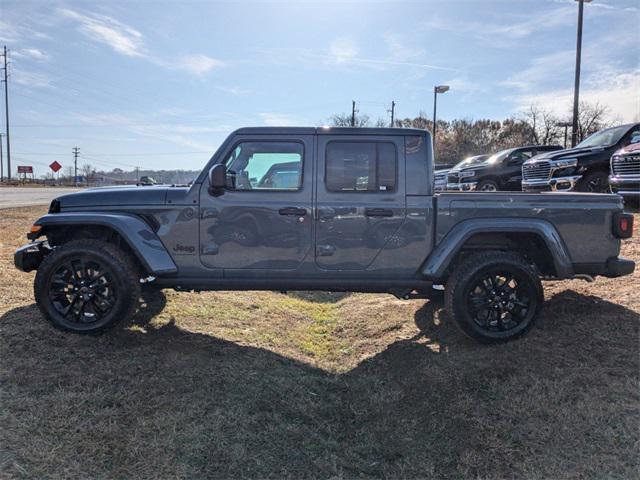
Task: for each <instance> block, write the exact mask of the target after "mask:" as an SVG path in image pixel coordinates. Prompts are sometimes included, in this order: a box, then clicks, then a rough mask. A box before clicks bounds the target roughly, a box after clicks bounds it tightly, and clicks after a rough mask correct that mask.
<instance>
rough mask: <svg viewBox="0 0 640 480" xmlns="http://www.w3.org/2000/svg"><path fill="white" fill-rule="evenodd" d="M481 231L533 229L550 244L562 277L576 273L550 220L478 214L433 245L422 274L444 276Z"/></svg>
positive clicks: (517, 231)
mask: <svg viewBox="0 0 640 480" xmlns="http://www.w3.org/2000/svg"><path fill="white" fill-rule="evenodd" d="M479 233H533V234H536V235H538V236H539V237H540V238H542V240H543V241H544V242H545V244H546V245H547V248H548V249H549V251H550V252H551V255H552V256H553V264H554V266H555V269H556V274H557V276H558V278H570V277H572V276H573V264H572V262H571V256H570V255H569V252H568V250H567V247H566V245H565V244H564V241H563V240H562V237H561V236H560V234H559V233H558V230H556V228H555V227H554V226H553V225H552V224H551V223H550V222H548V221H546V220H541V219H535V218H532V219H530V218H476V219H469V220H463V221H462V222H460V223H458V224H456V225H455V226H454V227H453V228H452V229H451V230H450V231H449V233H447V235H445V237H444V238H443V239H442V241H440V243H439V244H438V245H437V246H436V248H434V249H433V251H432V252H431V254H430V255H429V256H428V257H427V260H426V261H425V263H424V264H423V266H422V269H421V272H422V275H424V276H425V277H427V278H429V279H434V280H441V279H442V278H443V277H444V274H445V271H446V270H447V268H448V267H449V266H450V265H451V262H453V261H454V260H455V257H456V255H457V254H458V252H460V250H461V249H462V246H463V245H464V244H465V242H466V241H467V240H469V238H471V237H472V236H474V235H476V234H479Z"/></svg>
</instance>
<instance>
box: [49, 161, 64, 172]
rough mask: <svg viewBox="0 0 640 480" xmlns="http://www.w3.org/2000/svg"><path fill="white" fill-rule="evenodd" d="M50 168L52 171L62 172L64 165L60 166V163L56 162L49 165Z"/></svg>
mask: <svg viewBox="0 0 640 480" xmlns="http://www.w3.org/2000/svg"><path fill="white" fill-rule="evenodd" d="M49 168H50V169H51V170H53V171H54V173H55V172H57V171H58V170H60V169H61V168H62V165H60V164H59V163H58V162H56V161H54V162H53V163H52V164H51V165H49Z"/></svg>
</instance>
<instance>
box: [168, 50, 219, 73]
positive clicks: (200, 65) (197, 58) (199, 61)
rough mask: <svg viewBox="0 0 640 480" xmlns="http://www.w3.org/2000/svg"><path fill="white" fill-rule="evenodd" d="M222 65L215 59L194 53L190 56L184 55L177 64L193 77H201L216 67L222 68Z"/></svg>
mask: <svg viewBox="0 0 640 480" xmlns="http://www.w3.org/2000/svg"><path fill="white" fill-rule="evenodd" d="M222 65H223V63H222V62H221V61H220V60H216V59H215V58H211V57H208V56H207V55H202V54H200V53H195V54H191V55H185V56H184V57H182V59H181V60H180V63H179V65H178V66H179V67H180V68H182V69H184V70H186V71H187V72H189V73H193V74H194V75H202V74H204V73H206V72H208V71H210V70H213V69H214V68H216V67H220V66H222Z"/></svg>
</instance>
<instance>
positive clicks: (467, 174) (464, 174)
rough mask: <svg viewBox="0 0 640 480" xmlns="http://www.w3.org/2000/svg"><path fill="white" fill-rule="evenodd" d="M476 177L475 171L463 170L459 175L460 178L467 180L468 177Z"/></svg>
mask: <svg viewBox="0 0 640 480" xmlns="http://www.w3.org/2000/svg"><path fill="white" fill-rule="evenodd" d="M475 175H476V171H475V170H466V171H465V170H463V171H461V172H460V173H458V177H460V178H467V177H475Z"/></svg>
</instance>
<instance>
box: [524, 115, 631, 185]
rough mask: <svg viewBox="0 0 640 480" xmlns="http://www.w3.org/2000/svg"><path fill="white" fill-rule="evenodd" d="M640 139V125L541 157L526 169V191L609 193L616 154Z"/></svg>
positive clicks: (605, 132) (615, 129) (600, 134)
mask: <svg viewBox="0 0 640 480" xmlns="http://www.w3.org/2000/svg"><path fill="white" fill-rule="evenodd" d="M639 138H640V123H628V124H626V125H620V126H617V127H612V128H606V129H604V130H600V131H599V132H596V133H594V134H593V135H591V136H589V137H587V138H586V139H584V140H583V141H582V142H580V143H579V144H578V145H576V146H575V147H574V148H571V149H569V150H563V151H561V152H553V153H549V154H547V155H541V156H539V157H537V158H534V159H533V160H530V161H527V162H525V163H524V165H522V190H523V191H525V192H541V191H570V190H574V191H578V192H594V193H605V192H609V160H610V158H611V156H612V155H613V153H614V152H615V151H616V150H618V149H620V148H623V147H626V146H627V145H629V144H630V143H634V142H636V141H637V140H638V139H639Z"/></svg>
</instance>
